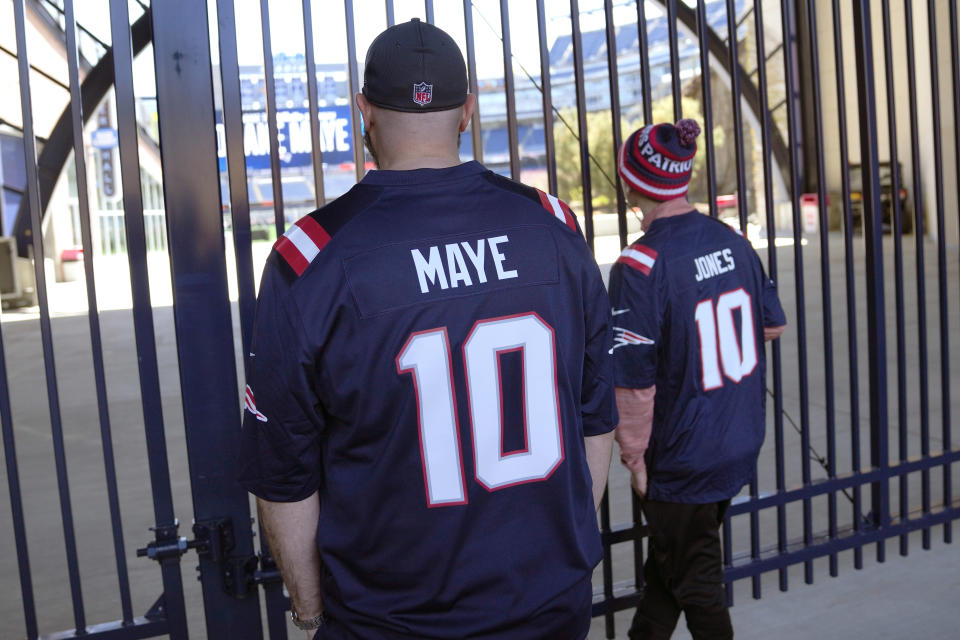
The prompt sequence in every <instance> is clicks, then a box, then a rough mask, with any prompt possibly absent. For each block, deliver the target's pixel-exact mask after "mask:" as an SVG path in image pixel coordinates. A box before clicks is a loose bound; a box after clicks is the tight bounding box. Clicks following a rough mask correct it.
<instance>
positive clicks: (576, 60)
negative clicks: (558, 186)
mask: <svg viewBox="0 0 960 640" xmlns="http://www.w3.org/2000/svg"><path fill="white" fill-rule="evenodd" d="M570 25H571V34H570V37H571V41H572V44H573V76H574V85H575V86H576V94H577V139H578V140H579V141H580V179H581V180H582V182H583V217H584V223H585V224H584V232H585V234H586V237H587V244H588V245H590V250H591V251H592V250H593V188H592V184H591V182H590V142H589V139H588V138H587V100H586V95H585V94H584V85H583V82H584V74H583V36H582V34H581V32H580V3H579V1H578V0H570Z"/></svg>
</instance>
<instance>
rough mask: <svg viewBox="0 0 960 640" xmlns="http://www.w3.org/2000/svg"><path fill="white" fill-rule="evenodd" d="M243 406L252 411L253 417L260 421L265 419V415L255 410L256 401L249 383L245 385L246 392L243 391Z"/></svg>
mask: <svg viewBox="0 0 960 640" xmlns="http://www.w3.org/2000/svg"><path fill="white" fill-rule="evenodd" d="M243 406H244V408H245V409H246V410H247V411H249V412H250V413H252V414H253V415H254V417H256V419H257V420H259V421H260V422H266V421H267V416H265V415H263V414H262V413H260V412H259V411H257V403H256V402H255V401H254V398H253V389H251V388H250V385H247V389H246V392H245V393H244V396H243Z"/></svg>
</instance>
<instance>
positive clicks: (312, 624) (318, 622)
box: [290, 609, 326, 631]
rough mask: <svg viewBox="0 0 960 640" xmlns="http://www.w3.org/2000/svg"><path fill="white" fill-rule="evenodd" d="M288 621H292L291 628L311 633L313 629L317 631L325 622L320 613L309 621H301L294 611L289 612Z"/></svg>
mask: <svg viewBox="0 0 960 640" xmlns="http://www.w3.org/2000/svg"><path fill="white" fill-rule="evenodd" d="M290 619H291V620H293V626H295V627H296V628H297V629H300V630H301V631H313V630H314V629H319V628H320V627H322V626H323V623H324V622H325V621H326V620H325V619H324V617H323V612H322V611H321V612H320V613H319V614H318V615H316V616H314V617H313V618H310V619H309V620H301V619H300V616H298V615H297V612H296V610H295V609H291V610H290Z"/></svg>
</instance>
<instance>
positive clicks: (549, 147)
mask: <svg viewBox="0 0 960 640" xmlns="http://www.w3.org/2000/svg"><path fill="white" fill-rule="evenodd" d="M537 37H538V39H539V44H540V96H541V98H542V100H543V143H544V149H545V151H546V156H547V190H548V191H549V192H550V193H552V194H554V195H556V194H557V148H556V144H555V141H554V139H553V96H552V95H551V93H550V50H549V49H548V48H547V18H546V14H545V12H544V8H543V0H537Z"/></svg>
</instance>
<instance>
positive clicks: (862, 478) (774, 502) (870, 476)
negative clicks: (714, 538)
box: [729, 449, 960, 526]
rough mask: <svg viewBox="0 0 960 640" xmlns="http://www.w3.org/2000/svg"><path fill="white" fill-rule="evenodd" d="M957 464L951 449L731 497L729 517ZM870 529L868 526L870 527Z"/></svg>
mask: <svg viewBox="0 0 960 640" xmlns="http://www.w3.org/2000/svg"><path fill="white" fill-rule="evenodd" d="M955 462H960V449H955V450H952V451H948V452H945V453H942V454H940V455H933V456H922V455H918V456H914V457H913V458H910V459H909V460H908V461H907V462H904V463H902V464H897V465H894V466H888V467H887V468H886V469H879V468H878V469H872V470H870V471H863V472H861V473H849V474H844V475H838V476H837V478H836V479H834V480H821V481H819V482H816V483H814V484H811V485H809V486H806V485H800V486H798V487H796V488H794V489H790V490H787V491H782V492H776V493H771V494H768V495H761V496H760V498H758V499H757V500H751V499H750V498H735V499H734V500H733V501H732V503H731V504H730V511H729V513H730V515H731V516H736V515H740V514H743V513H748V512H749V511H751V510H759V509H772V508H774V507H776V506H778V505H786V504H790V503H791V502H797V501H799V500H803V499H809V498H816V497H818V496H825V495H827V494H828V493H830V492H831V491H832V492H837V491H843V490H845V489H849V488H852V487H856V486H862V485H867V484H873V483H876V482H879V481H881V480H883V479H884V478H888V477H889V478H895V477H898V476H901V475H905V474H909V473H917V472H922V471H923V470H924V469H932V468H933V467H936V466H941V465H945V464H952V463H955ZM871 526H872V524H871Z"/></svg>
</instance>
